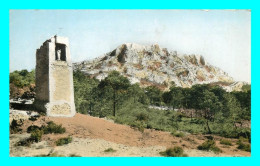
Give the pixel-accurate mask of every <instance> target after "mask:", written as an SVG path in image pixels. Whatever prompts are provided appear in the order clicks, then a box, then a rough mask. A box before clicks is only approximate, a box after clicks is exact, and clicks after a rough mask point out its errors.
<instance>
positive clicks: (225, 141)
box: [220, 139, 232, 146]
mask: <svg viewBox="0 0 260 166" xmlns="http://www.w3.org/2000/svg"><path fill="white" fill-rule="evenodd" d="M220 144H223V145H229V146H231V145H232V143H231V141H229V140H227V139H221V140H220Z"/></svg>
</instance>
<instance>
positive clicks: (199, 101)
mask: <svg viewBox="0 0 260 166" xmlns="http://www.w3.org/2000/svg"><path fill="white" fill-rule="evenodd" d="M32 72H33V71H32ZM32 72H30V73H31V74H32ZM73 75H74V92H75V105H76V110H77V112H79V113H82V114H89V115H91V116H96V117H108V118H110V119H113V120H114V121H115V122H116V123H120V124H127V125H130V126H132V127H134V128H136V129H138V130H140V131H143V130H144V128H151V129H157V130H164V131H170V132H172V133H173V134H175V135H179V136H181V135H182V134H178V133H185V132H188V133H194V134H196V133H202V134H216V135H221V136H225V137H232V138H239V137H245V138H247V139H248V140H249V141H250V140H251V130H250V126H249V125H247V123H246V122H250V120H251V88H250V87H249V86H247V87H244V88H243V91H241V92H226V91H225V90H223V89H222V88H221V87H219V86H213V85H206V84H203V85H194V86H192V87H191V88H181V87H176V86H174V84H173V85H172V86H171V88H170V91H167V92H163V91H161V90H160V89H158V88H157V87H155V86H149V87H146V88H141V87H140V86H139V84H130V82H129V80H128V79H127V78H126V77H124V76H122V75H120V73H119V72H116V71H112V72H110V73H109V75H108V77H106V78H105V79H104V80H102V81H98V80H96V79H93V78H90V77H88V76H85V74H84V73H82V72H81V71H74V73H73ZM11 77H12V78H11ZM30 77H31V75H30V74H25V75H21V74H20V72H18V71H16V72H15V73H14V72H13V73H11V74H10V84H13V85H15V86H17V87H19V86H20V87H21V85H22V82H23V80H30V79H29V78H30ZM17 80H19V81H20V83H17V82H19V81H17ZM28 82H29V83H30V84H33V83H34V82H33V81H31V82H30V81H28ZM25 85H28V84H23V86H25ZM12 95H13V94H12V91H11V87H10V96H11V97H12ZM151 106H153V107H151ZM154 106H158V107H160V108H166V109H157V107H154Z"/></svg>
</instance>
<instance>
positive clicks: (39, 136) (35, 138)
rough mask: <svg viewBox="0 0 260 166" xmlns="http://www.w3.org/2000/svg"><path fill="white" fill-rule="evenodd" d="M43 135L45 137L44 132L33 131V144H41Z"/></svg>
mask: <svg viewBox="0 0 260 166" xmlns="http://www.w3.org/2000/svg"><path fill="white" fill-rule="evenodd" d="M42 135H43V131H42V130H39V129H35V130H34V131H32V133H31V137H30V139H31V140H32V141H33V142H39V141H40V140H41V139H42Z"/></svg>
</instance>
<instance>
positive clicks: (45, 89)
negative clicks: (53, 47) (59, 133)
mask: <svg viewBox="0 0 260 166" xmlns="http://www.w3.org/2000/svg"><path fill="white" fill-rule="evenodd" d="M36 85H37V86H36V89H35V92H36V101H35V106H36V108H37V109H39V110H40V111H44V107H43V106H42V105H44V104H46V103H47V102H49V43H48V42H44V43H43V45H42V46H41V48H40V49H37V51H36Z"/></svg>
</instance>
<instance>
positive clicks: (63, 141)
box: [56, 137, 72, 146]
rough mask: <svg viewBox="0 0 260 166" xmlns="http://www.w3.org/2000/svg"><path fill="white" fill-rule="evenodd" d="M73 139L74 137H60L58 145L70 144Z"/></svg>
mask: <svg viewBox="0 0 260 166" xmlns="http://www.w3.org/2000/svg"><path fill="white" fill-rule="evenodd" d="M71 141H72V137H66V138H60V139H58V140H57V141H56V145H57V146H62V145H64V144H69V143H71Z"/></svg>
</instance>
